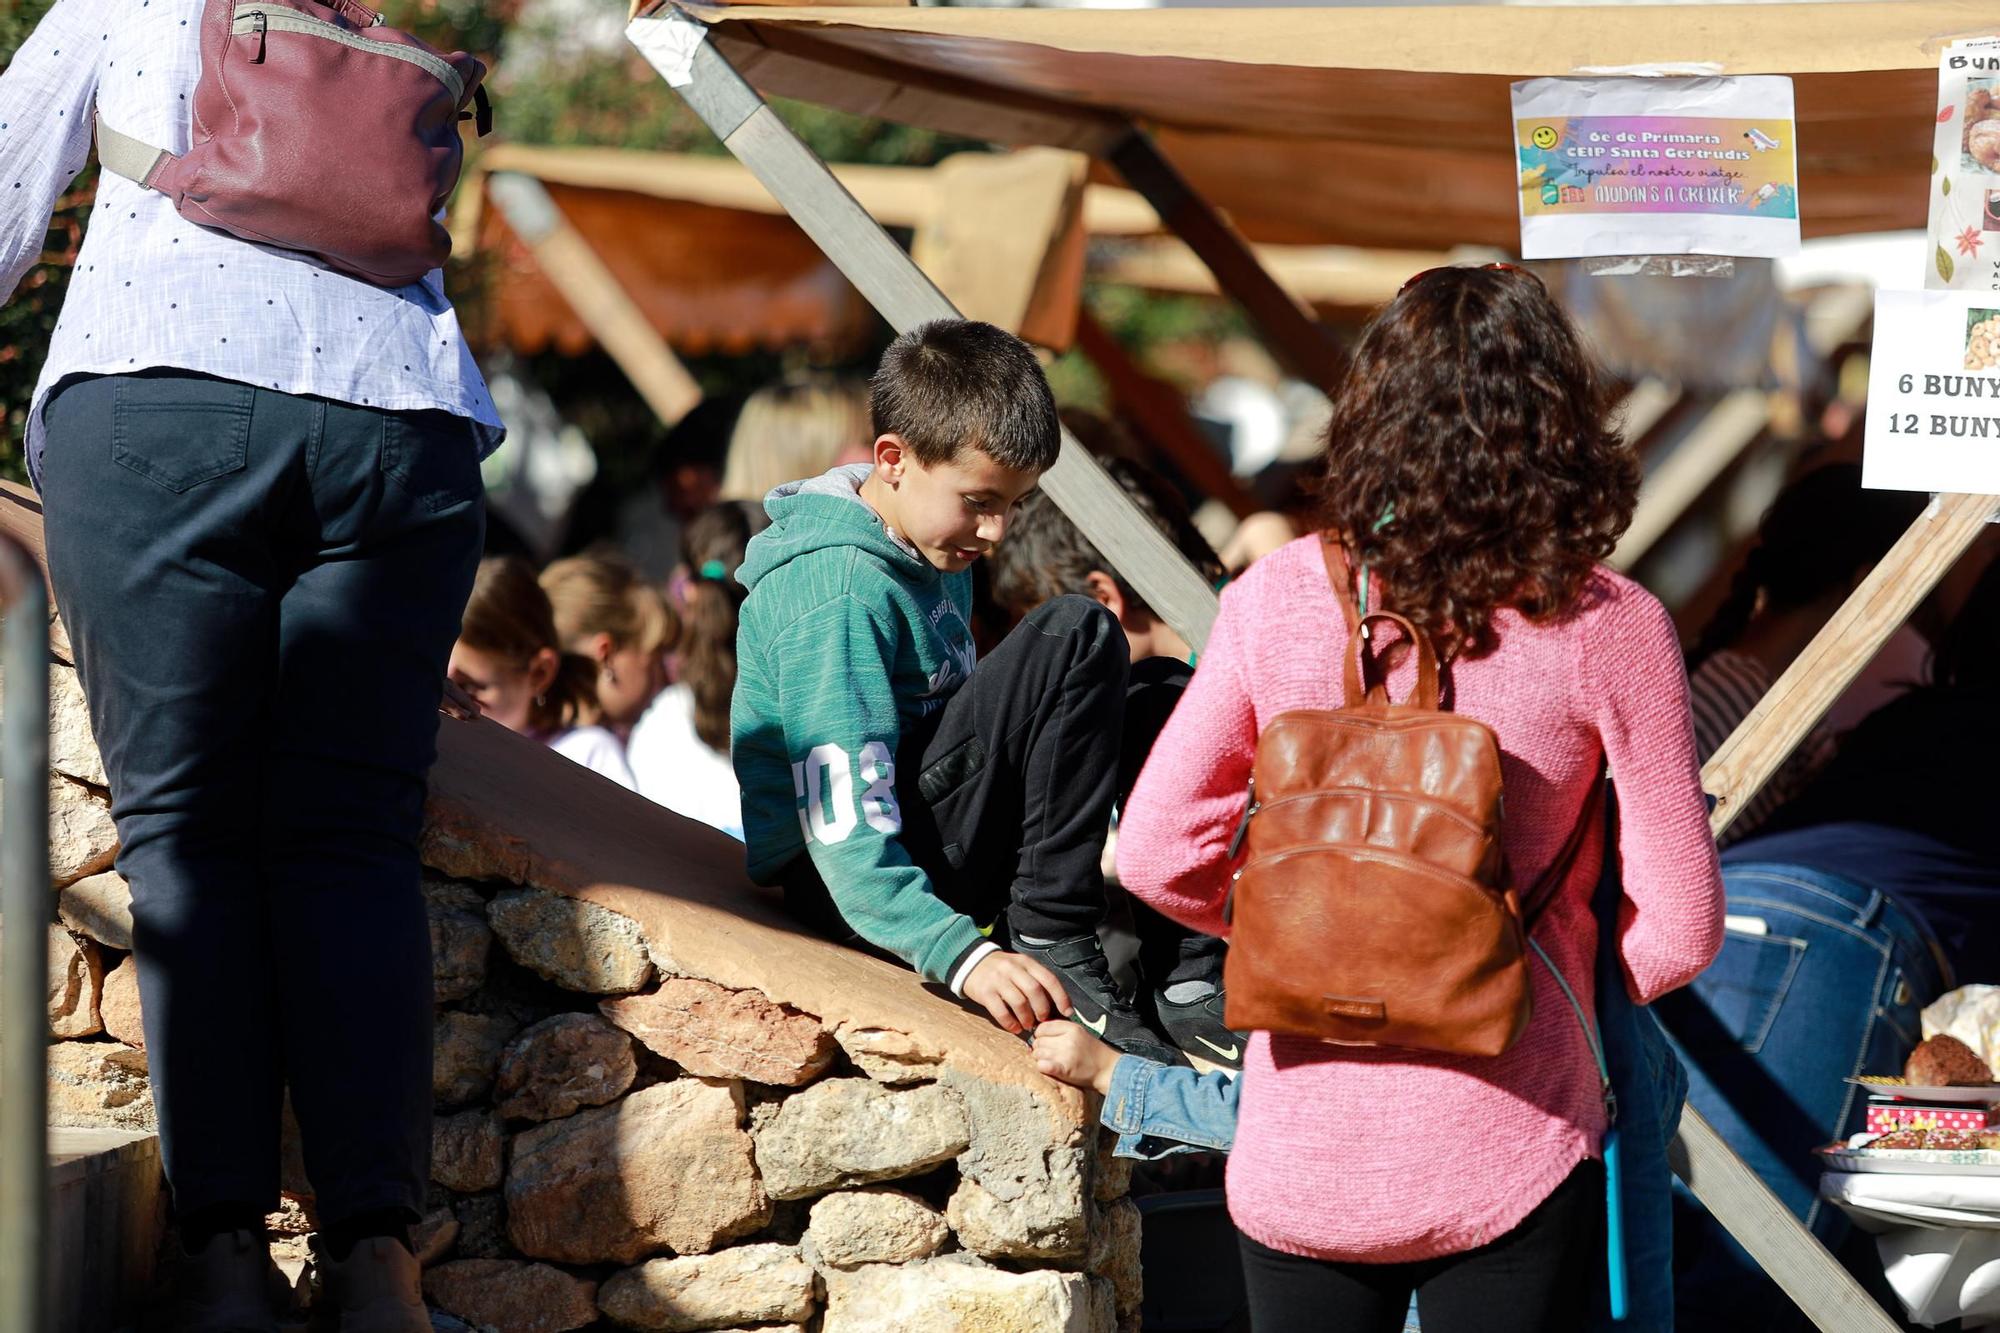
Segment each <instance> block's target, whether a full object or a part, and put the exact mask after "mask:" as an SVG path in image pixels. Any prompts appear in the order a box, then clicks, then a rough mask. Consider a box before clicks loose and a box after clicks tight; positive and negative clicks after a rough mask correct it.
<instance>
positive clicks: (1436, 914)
mask: <svg viewBox="0 0 2000 1333" xmlns="http://www.w3.org/2000/svg"><path fill="white" fill-rule="evenodd" d="M1321 546H1322V549H1323V550H1324V553H1325V556H1326V566H1327V576H1328V577H1329V578H1330V579H1331V580H1332V582H1333V587H1334V591H1335V593H1336V595H1337V596H1338V597H1339V598H1340V601H1341V604H1342V606H1343V607H1344V608H1345V610H1346V612H1347V620H1348V624H1349V625H1350V626H1351V627H1352V632H1351V633H1350V635H1349V637H1348V641H1347V652H1346V655H1345V658H1344V670H1345V676H1346V694H1345V696H1344V697H1345V700H1346V704H1345V706H1344V707H1341V708H1338V709H1333V710H1322V709H1299V710H1295V711H1291V712H1286V713H1280V714H1279V715H1278V716H1276V717H1274V718H1272V719H1271V721H1270V723H1269V725H1267V726H1266V727H1265V728H1264V730H1263V733H1262V734H1261V735H1260V736H1258V738H1257V760H1256V765H1255V767H1254V769H1253V770H1252V774H1253V776H1252V777H1251V780H1250V800H1249V804H1248V806H1247V808H1246V810H1245V812H1244V816H1243V820H1244V822H1243V825H1242V827H1241V828H1240V829H1239V830H1238V833H1237V846H1242V845H1245V844H1247V847H1248V856H1247V858H1246V859H1245V861H1244V863H1243V865H1242V868H1241V869H1239V870H1238V871H1237V872H1236V876H1235V884H1234V886H1233V887H1232V889H1231V897H1230V904H1229V912H1230V921H1231V933H1230V941H1229V960H1228V964H1227V971H1226V974H1225V992H1226V995H1227V1001H1226V1004H1227V1013H1226V1018H1227V1021H1228V1023H1229V1026H1230V1027H1232V1028H1235V1029H1237V1030H1238V1031H1250V1030H1253V1029H1263V1030H1265V1031H1269V1032H1274V1033H1282V1034H1287V1035H1291V1036H1300V1037H1317V1038H1319V1039H1321V1040H1324V1041H1329V1042H1337V1043H1340V1044H1342V1045H1350V1046H1401V1047H1410V1048H1413V1049H1416V1050H1425V1051H1440V1052H1447V1053H1450V1054H1455V1055H1498V1054H1500V1053H1501V1052H1502V1051H1505V1050H1506V1049H1507V1048H1508V1047H1510V1046H1512V1045H1513V1044H1514V1042H1515V1041H1516V1040H1517V1039H1518V1038H1519V1037H1520V1035H1521V1033H1522V1032H1523V1031H1525V1030H1526V1028H1527V1026H1528V1017H1529V1013H1530V1002H1529V979H1528V963H1527V957H1526V938H1527V930H1528V929H1531V928H1532V923H1533V920H1534V916H1535V915H1536V914H1537V913H1538V912H1539V909H1540V907H1541V906H1542V902H1543V899H1544V898H1545V896H1546V895H1547V894H1548V892H1549V891H1550V890H1551V889H1553V888H1554V887H1556V886H1559V885H1560V883H1561V881H1562V877H1563V875H1564V873H1565V872H1566V871H1567V870H1568V868H1569V865H1570V863H1571V861H1572V860H1573V859H1574V858H1575V855H1576V851H1577V849H1578V847H1579V846H1580V845H1581V843H1582V832H1583V830H1584V829H1586V828H1588V827H1589V826H1590V824H1591V822H1592V821H1591V817H1590V811H1589V810H1586V811H1585V812H1584V817H1583V819H1582V820H1581V821H1580V822H1579V824H1578V826H1577V829H1576V831H1575V832H1573V833H1572V834H1571V836H1570V840H1569V845H1568V846H1567V847H1565V848H1564V850H1563V852H1562V854H1561V855H1560V856H1558V857H1557V859H1556V863H1555V865H1554V866H1552V867H1550V870H1549V872H1548V873H1547V874H1546V875H1544V876H1543V877H1542V879H1541V880H1540V881H1539V882H1538V883H1537V885H1536V886H1535V889H1534V890H1533V891H1532V892H1531V893H1530V895H1529V904H1528V908H1527V914H1526V916H1525V919H1524V912H1523V906H1522V903H1521V902H1520V901H1519V900H1518V899H1517V898H1516V896H1515V893H1514V891H1513V889H1512V888H1511V887H1510V886H1509V883H1508V872H1507V859H1506V855H1505V853H1504V851H1503V850H1502V848H1501V842H1500V819H1501V804H1502V802H1501V793H1500V744H1499V741H1498V739H1497V738H1496V737H1495V736H1494V734H1493V730H1492V728H1490V727H1488V726H1487V725H1486V724H1484V723H1483V722H1478V721H1475V720H1474V719H1472V718H1469V717H1459V716H1457V715H1455V714H1453V713H1448V712H1444V711H1441V710H1440V708H1439V706H1438V702H1439V690H1438V659H1437V653H1436V650H1435V648H1434V647H1433V645H1432V643H1431V641H1430V638H1429V636H1427V635H1426V634H1425V633H1424V632H1423V631H1421V630H1419V629H1418V628H1417V627H1416V626H1415V625H1413V624H1411V623H1410V622H1409V621H1408V620H1406V619H1404V618H1403V617H1402V616H1399V615H1396V614H1395V613H1393V612H1388V611H1372V612H1369V613H1368V614H1367V615H1366V616H1363V615H1361V614H1360V613H1359V612H1358V610H1357V608H1356V606H1355V603H1354V597H1353V595H1352V593H1350V592H1349V590H1348V575H1347V561H1346V558H1345V556H1344V555H1343V554H1342V553H1341V550H1340V546H1339V543H1338V542H1337V541H1334V540H1324V541H1322V543H1321ZM1379 623H1387V624H1391V625H1394V626H1396V627H1397V628H1398V629H1400V630H1401V632H1402V634H1403V637H1404V641H1405V642H1407V643H1408V644H1409V645H1410V647H1411V649H1412V650H1413V651H1414V652H1415V653H1416V657H1417V683H1416V689H1415V692H1414V693H1413V694H1412V695H1411V696H1410V697H1409V698H1408V699H1406V700H1405V701H1404V702H1402V703H1392V702H1390V699H1389V693H1388V688H1387V686H1386V685H1384V684H1383V683H1381V682H1380V681H1377V682H1375V683H1373V684H1371V685H1369V686H1368V687H1367V688H1366V690H1365V691H1364V689H1363V678H1364V677H1365V676H1366V675H1367V674H1368V673H1367V668H1368V666H1369V665H1370V662H1369V652H1368V650H1369V642H1370V636H1369V635H1368V633H1367V627H1368V626H1370V625H1375V624H1379ZM1596 800H1597V798H1596V797H1595V796H1593V797H1592V805H1593V806H1594V805H1595V804H1596ZM1234 850H1235V849H1234V848H1232V852H1233V851H1234Z"/></svg>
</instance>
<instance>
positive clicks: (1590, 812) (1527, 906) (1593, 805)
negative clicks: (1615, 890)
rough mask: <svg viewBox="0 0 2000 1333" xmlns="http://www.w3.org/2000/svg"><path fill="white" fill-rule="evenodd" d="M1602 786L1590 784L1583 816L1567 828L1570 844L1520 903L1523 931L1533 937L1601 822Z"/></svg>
mask: <svg viewBox="0 0 2000 1333" xmlns="http://www.w3.org/2000/svg"><path fill="white" fill-rule="evenodd" d="M1605 786H1606V782H1605V779H1604V778H1603V777H1602V776H1600V777H1599V778H1598V779H1597V780H1596V781H1595V782H1593V783H1592V784H1591V786H1590V796H1589V797H1588V798H1587V799H1586V800H1585V801H1584V803H1583V813H1581V814H1579V815H1578V816H1577V817H1576V823H1575V824H1574V825H1572V826H1571V828H1570V831H1569V840H1568V841H1567V842H1565V843H1563V847H1562V850H1561V851H1560V852H1557V853H1556V859H1555V860H1554V861H1552V862H1550V863H1549V868H1548V869H1547V870H1544V871H1543V872H1542V875H1541V878H1540V879H1537V880H1536V881H1535V885H1534V887H1533V888H1531V889H1529V890H1528V892H1527V896H1525V897H1524V898H1522V899H1521V929H1522V930H1523V931H1525V932H1528V933H1533V931H1534V929H1535V926H1536V924H1537V923H1538V922H1539V921H1540V920H1541V919H1542V913H1543V912H1544V911H1546V910H1548V906H1549V904H1550V903H1551V902H1553V901H1554V900H1555V896H1556V894H1557V893H1558V892H1559V891H1560V890H1561V889H1562V886H1563V881H1564V880H1566V879H1568V878H1569V872H1570V869H1571V867H1573V866H1574V865H1575V864H1576V858H1577V854H1578V853H1580V852H1581V851H1582V850H1583V840H1584V839H1585V838H1586V837H1588V836H1589V834H1590V829H1591V826H1592V825H1593V824H1598V823H1601V822H1603V810H1604V788H1605Z"/></svg>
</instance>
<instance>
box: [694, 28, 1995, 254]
mask: <svg viewBox="0 0 2000 1333" xmlns="http://www.w3.org/2000/svg"><path fill="white" fill-rule="evenodd" d="M691 12H693V13H695V14H697V15H698V16H700V17H702V18H704V19H707V20H709V21H711V22H712V23H713V24H714V25H715V26H714V28H713V29H712V36H711V40H713V41H715V42H716V43H717V44H718V46H719V48H720V49H721V50H722V51H723V52H724V54H726V55H727V56H728V57H729V58H730V60H731V61H732V62H733V63H735V65H736V66H737V67H738V68H739V69H741V70H742V71H743V72H744V74H745V75H746V76H747V77H748V78H749V79H750V80H751V82H752V83H753V84H755V85H757V86H758V87H759V88H760V89H761V90H763V91H765V92H767V93H777V94H782V95H785V96H792V97H800V98H804V99H806V100H809V101H814V102H818V103H821V104H824V105H828V106H835V107H839V108H842V109H844V110H848V111H852V112H856V113H859V114H863V115H870V116H877V117H881V118H884V119H890V120H899V121H905V122H909V123H913V124H921V125H926V126H929V127H932V128H935V129H940V130H945V131H949V132H953V133H958V134H965V135H970V136H974V137H978V138H983V139H990V140H995V141H999V142H1004V143H1041V144H1050V145H1054V146H1058V147H1067V148H1077V149H1081V150H1084V151H1090V152H1101V151H1102V150H1103V149H1104V148H1105V146H1106V145H1107V144H1109V143H1110V142H1112V141H1113V140H1114V139H1115V137H1116V136H1117V135H1118V134H1119V133H1121V132H1122V130H1123V128H1124V127H1125V125H1126V123H1127V122H1128V121H1129V120H1131V119H1136V120H1138V121H1139V122H1140V123H1142V124H1144V125H1146V126H1148V127H1149V128H1150V129H1152V130H1153V132H1154V134H1155V136H1156V138H1157V139H1158V141H1159V143H1160V145H1161V146H1162V148H1163V149H1164V150H1165V152H1166V154H1167V156H1168V157H1169V158H1170V159H1171V160H1172V161H1173V162H1174V163H1175V164H1176V165H1178V166H1179V167H1180V168H1181V170H1182V171H1184V172H1185V173H1186V174H1187V176H1188V177H1189V179H1190V181H1191V183H1192V184H1193V185H1194V186H1195V187H1196V188H1197V189H1198V190H1199V191H1200V192H1201V193H1203V194H1204V195H1206V196H1207V198H1208V199H1209V200H1211V201H1212V202H1214V203H1215V204H1216V205H1218V206H1219V207H1221V208H1222V209H1224V210H1225V211H1226V212H1227V213H1228V214H1229V215H1230V216H1231V218H1232V219H1233V220H1234V221H1235V222H1236V224H1237V225H1238V226H1239V227H1240V228H1241V229H1242V230H1243V231H1244V232H1245V233H1246V234H1247V235H1248V236H1249V237H1250V238H1251V239H1253V240H1260V241H1268V242H1282V243H1293V244H1297V243H1309V244H1348V245H1379V246H1393V247H1397V248H1403V249H1422V248H1446V247H1449V246H1452V245H1456V244H1463V243H1475V244H1485V245H1497V246H1512V245H1513V244H1514V243H1515V241H1516V239H1517V237H1518V223H1517V211H1516V202H1515V171H1514V162H1513V153H1512V149H1511V135H1510V128H1509V118H1508V117H1509V109H1508V90H1507V85H1508V83H1509V82H1510V81H1512V80H1514V79H1518V78H1526V77H1534V76H1542V75H1564V74H1571V73H1575V72H1578V71H1579V70H1584V69H1588V68H1592V67H1626V66H1641V65H1660V64H1677V63H1686V62H1695V63H1699V64H1703V65H1706V66H1709V67H1712V68H1714V69H1716V70H1718V71H1719V72H1722V73H1729V74H1787V75H1790V76H1792V77H1793V79H1794V80H1795V84H1796V91H1797V101H1798V114H1799V121H1800V130H1799V154H1800V189H1799V193H1800V211H1801V216H1802V219H1803V225H1804V229H1805V232H1806V234H1808V235H1829V234H1841V233H1849V232H1862V231H1878V230H1886V229H1892V228H1900V227H1918V226H1922V225H1923V223H1924V220H1925V200H1926V195H1925V190H1926V184H1927V181H1928V176H1929V168H1930V138H1931V128H1932V124H1933V114H1934V112H1935V110H1936V108H1935V107H1934V106H1933V105H1932V102H1933V100H1934V97H1935V88H1936V74H1935V70H1936V62H1937V57H1936V49H1937V46H1936V44H1937V42H1938V41H1939V40H1941V39H1943V38H1945V37H1948V36H1952V35H1960V34H1967V33H1974V32H1979V31H1982V30H2000V16H1996V15H1994V13H1993V11H1992V10H1991V7H1990V6H1982V5H1978V4H1975V3H1972V0H1888V2H1886V3H1820V4H1748V5H1737V4H1730V5H1671V6H1610V7H1577V6H1560V7H1546V8H1538V7H1526V6H1511V5H1510V6H1443V7H1414V8H1351V9H1295V8H1286V9H1226V10H1201V9H1161V10H1137V11H1134V10H1067V9H1026V10H1016V9H1009V10H988V9H959V8H893V7H871V6H848V5H816V6H806V7H774V6H763V5H734V6H726V7H722V8H694V9H692V10H691Z"/></svg>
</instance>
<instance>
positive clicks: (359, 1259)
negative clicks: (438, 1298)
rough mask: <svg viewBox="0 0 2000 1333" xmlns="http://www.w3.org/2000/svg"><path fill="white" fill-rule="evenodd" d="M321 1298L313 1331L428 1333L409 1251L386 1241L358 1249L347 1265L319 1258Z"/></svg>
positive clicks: (376, 1239) (325, 1256)
mask: <svg viewBox="0 0 2000 1333" xmlns="http://www.w3.org/2000/svg"><path fill="white" fill-rule="evenodd" d="M319 1267H320V1289H319V1297H318V1299H316V1300H315V1301H314V1302H313V1314H312V1327H313V1328H314V1329H316V1330H317V1329H326V1330H328V1331H329V1333H331V1331H332V1330H338V1333H431V1317H430V1312H429V1311H427V1310H425V1309H424V1298H423V1293H422V1289H421V1284H420V1281H419V1279H420V1277H421V1270H420V1269H419V1268H418V1266H417V1260H416V1257H415V1256H414V1255H412V1254H411V1253H410V1252H409V1251H408V1250H406V1249H404V1248H403V1247H402V1246H401V1245H400V1244H399V1243H397V1242H396V1241H393V1240H391V1239H389V1238H388V1237H387V1236H371V1237H369V1238H368V1239H367V1240H364V1241H360V1242H358V1243H356V1245H355V1247H354V1252H353V1253H351V1254H349V1255H348V1256H347V1258H345V1259H335V1258H334V1257H333V1256H332V1255H330V1254H324V1253H322V1254H321V1255H320V1256H319Z"/></svg>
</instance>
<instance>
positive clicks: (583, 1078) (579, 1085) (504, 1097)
mask: <svg viewBox="0 0 2000 1333" xmlns="http://www.w3.org/2000/svg"><path fill="white" fill-rule="evenodd" d="M638 1077H639V1061H638V1058H637V1057H636V1056H634V1055H633V1053H632V1039H631V1038H630V1037H628V1036H626V1035H625V1034H624V1033H623V1032H620V1031H619V1030H618V1029H617V1028H615V1027H613V1026H611V1024H609V1023H607V1022H605V1021H604V1020H603V1019H601V1018H599V1017H597V1016H596V1015H595V1014H557V1015H556V1016H555V1017H554V1018H548V1019H544V1020H543V1021H541V1022H539V1023H537V1024H535V1025H534V1026H533V1027H531V1028H528V1029H527V1030H526V1031H524V1032H523V1033H521V1035H520V1036H518V1037H516V1038H514V1041H513V1043H512V1044H511V1045H509V1046H508V1047H507V1050H506V1052H505V1053H504V1054H503V1055H502V1056H501V1057H500V1073H499V1077H498V1078H497V1080H496V1081H495V1083H494V1089H493V1097H494V1100H495V1101H496V1102H498V1103H499V1111H500V1114H501V1115H503V1116H505V1117H507V1118H508V1119H509V1120H558V1119H561V1118H562V1117H563V1116H566V1115H572V1114H574V1113H575V1112H577V1111H579V1110H581V1109H582V1108H584V1107H586V1106H602V1105H604V1104H605V1103H606V1102H612V1101H616V1100H617V1099H618V1098H620V1097H622V1096H624V1095H625V1091H626V1089H628V1088H630V1087H631V1086H632V1083H633V1081H634V1080H635V1079H637V1078H638Z"/></svg>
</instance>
